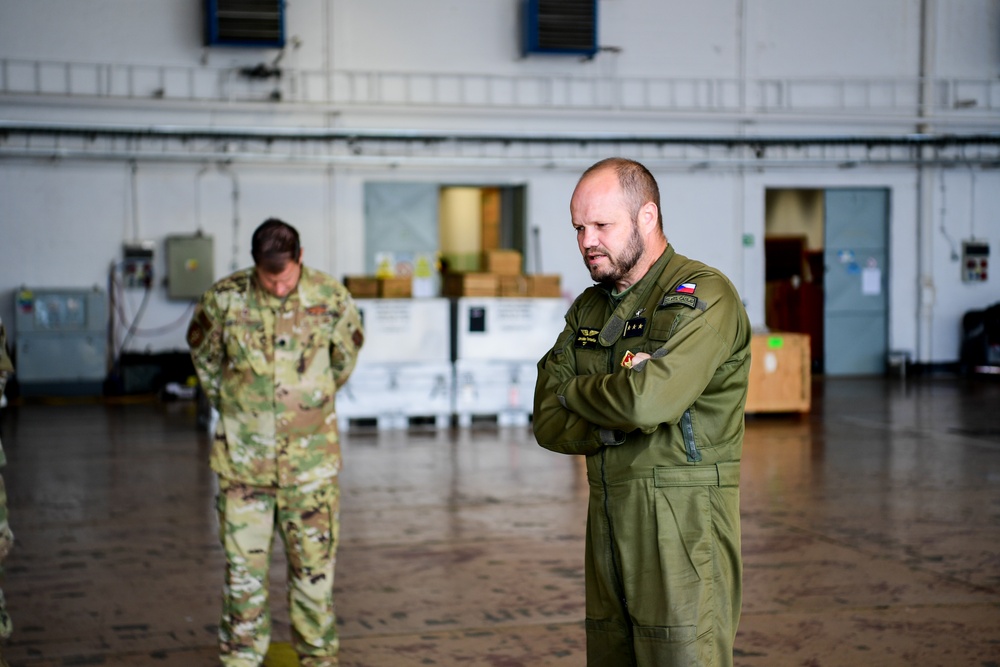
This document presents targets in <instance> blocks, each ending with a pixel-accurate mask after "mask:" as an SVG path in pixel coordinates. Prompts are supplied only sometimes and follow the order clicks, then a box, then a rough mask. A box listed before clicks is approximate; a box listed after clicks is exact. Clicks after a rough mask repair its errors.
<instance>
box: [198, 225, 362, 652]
mask: <svg viewBox="0 0 1000 667" xmlns="http://www.w3.org/2000/svg"><path fill="white" fill-rule="evenodd" d="M252 254H253V259H254V267H252V268H250V269H245V270H242V271H238V272H236V273H234V274H232V275H230V276H228V277H227V278H223V279H222V280H220V281H219V282H217V283H216V284H215V285H213V286H212V288H211V289H210V290H209V291H208V292H206V293H205V295H204V296H203V297H202V298H201V301H200V302H199V303H198V306H197V308H196V310H195V313H194V316H193V317H192V319H191V324H190V326H189V327H188V333H187V341H188V345H190V347H191V357H192V359H193V361H194V366H195V369H196V371H197V373H198V379H199V380H200V382H201V387H202V389H203V390H204V392H205V394H206V395H207V397H208V400H209V402H210V404H211V405H212V406H213V407H214V408H215V409H216V410H218V412H219V422H218V425H217V427H216V432H215V440H214V444H213V447H212V453H211V466H212V469H213V470H214V471H215V472H216V473H217V474H218V477H219V495H218V514H219V532H220V539H221V541H222V544H223V547H224V549H225V553H226V580H225V586H224V601H223V612H222V620H221V623H220V626H219V641H220V647H221V658H222V664H223V665H227V666H232V667H235V666H238V667H251V666H254V667H255V666H257V665H260V664H261V663H262V662H263V660H264V656H265V654H266V652H267V647H268V644H269V642H270V626H271V619H270V612H269V610H268V588H267V586H268V569H269V564H270V554H271V544H272V540H273V537H274V530H275V525H277V529H278V531H279V532H280V533H281V535H282V538H283V540H284V543H285V553H286V554H287V558H288V607H289V615H290V617H291V622H292V631H293V638H294V647H295V650H296V652H297V653H298V654H299V657H300V661H301V664H302V665H303V667H330V666H332V665H336V664H337V650H338V638H337V629H336V620H335V617H334V610H333V575H334V564H335V558H336V548H337V539H338V530H339V523H338V509H339V497H340V496H339V487H338V484H337V473H338V471H339V470H340V443H339V438H338V435H337V416H336V411H335V409H334V394H335V393H336V391H337V389H339V388H340V387H341V386H342V385H343V384H344V383H345V382H346V381H347V378H348V376H349V375H350V374H351V371H352V370H353V369H354V365H355V362H356V360H357V355H358V351H359V350H360V348H361V345H362V343H363V342H364V333H363V331H362V328H361V322H360V318H359V315H358V311H357V309H356V308H355V306H354V303H353V301H352V300H351V297H350V294H349V293H348V292H347V290H346V288H344V286H343V285H342V284H341V283H339V282H338V281H337V280H335V279H334V278H332V277H331V276H329V275H326V274H325V273H321V272H319V271H316V270H313V269H310V268H309V267H306V266H303V265H302V262H301V257H302V251H301V249H300V247H299V237H298V233H297V232H296V231H295V229H294V228H293V227H291V226H290V225H288V224H286V223H284V222H282V221H280V220H276V219H273V218H272V219H270V220H267V221H265V222H264V223H263V224H262V225H261V226H260V227H258V228H257V230H256V231H255V232H254V235H253V245H252Z"/></svg>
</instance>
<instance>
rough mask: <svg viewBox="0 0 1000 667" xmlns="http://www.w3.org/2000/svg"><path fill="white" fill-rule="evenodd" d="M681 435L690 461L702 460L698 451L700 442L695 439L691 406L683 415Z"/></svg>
mask: <svg viewBox="0 0 1000 667" xmlns="http://www.w3.org/2000/svg"><path fill="white" fill-rule="evenodd" d="M681 436H682V437H683V438H684V449H685V450H686V451H687V459H688V461H690V462H691V463H697V462H698V461H701V452H699V451H698V444H697V443H696V442H695V441H694V420H693V419H692V418H691V409H690V408H688V409H687V410H685V411H684V414H683V415H681Z"/></svg>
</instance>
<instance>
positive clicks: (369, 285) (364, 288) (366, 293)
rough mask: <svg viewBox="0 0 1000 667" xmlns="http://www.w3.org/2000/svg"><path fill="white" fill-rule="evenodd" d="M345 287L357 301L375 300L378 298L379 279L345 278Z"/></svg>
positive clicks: (364, 277) (366, 277)
mask: <svg viewBox="0 0 1000 667" xmlns="http://www.w3.org/2000/svg"><path fill="white" fill-rule="evenodd" d="M344 287H346V288H347V291H348V292H350V293H351V296H353V297H354V298H355V299H374V298H375V297H377V296H378V278H376V277H375V276H344Z"/></svg>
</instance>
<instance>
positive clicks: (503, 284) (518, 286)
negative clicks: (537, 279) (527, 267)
mask: <svg viewBox="0 0 1000 667" xmlns="http://www.w3.org/2000/svg"><path fill="white" fill-rule="evenodd" d="M498 279H499V281H500V296H531V294H530V284H529V282H528V276H498Z"/></svg>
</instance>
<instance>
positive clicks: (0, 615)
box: [0, 477, 14, 664]
mask: <svg viewBox="0 0 1000 667" xmlns="http://www.w3.org/2000/svg"><path fill="white" fill-rule="evenodd" d="M12 546H14V533H12V532H11V530H10V524H8V523H7V487H5V486H4V483H3V477H0V578H2V577H3V562H4V560H6V558H7V554H8V553H10V549H11V547H12ZM12 630H13V626H12V624H11V622H10V616H9V615H8V614H7V602H6V600H5V599H4V597H3V591H2V590H0V644H2V643H3V642H4V640H6V639H8V638H10V633H11V631H12ZM0 664H3V658H2V657H0Z"/></svg>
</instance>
